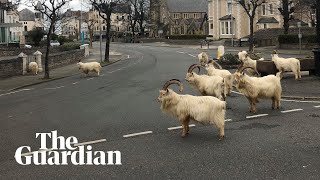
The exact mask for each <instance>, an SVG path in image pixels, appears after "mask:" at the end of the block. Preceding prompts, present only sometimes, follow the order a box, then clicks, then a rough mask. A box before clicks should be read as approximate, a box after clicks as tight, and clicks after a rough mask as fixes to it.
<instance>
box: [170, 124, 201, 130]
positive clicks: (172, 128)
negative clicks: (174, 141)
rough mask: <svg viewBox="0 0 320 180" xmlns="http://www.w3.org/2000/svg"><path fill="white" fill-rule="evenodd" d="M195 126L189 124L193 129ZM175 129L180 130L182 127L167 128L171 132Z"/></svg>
mask: <svg viewBox="0 0 320 180" xmlns="http://www.w3.org/2000/svg"><path fill="white" fill-rule="evenodd" d="M195 126H196V125H195V124H190V125H189V127H195ZM176 129H182V126H177V127H169V128H168V130H169V131H172V130H176Z"/></svg>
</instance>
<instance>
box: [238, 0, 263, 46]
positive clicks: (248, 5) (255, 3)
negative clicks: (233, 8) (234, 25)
mask: <svg viewBox="0 0 320 180" xmlns="http://www.w3.org/2000/svg"><path fill="white" fill-rule="evenodd" d="M264 2H265V0H238V3H239V4H240V5H241V6H242V7H243V9H244V10H245V12H246V14H247V15H248V17H249V20H250V38H249V51H250V52H252V51H253V46H254V39H253V23H254V17H255V16H256V10H257V8H258V7H259V6H261V5H262V4H263V3H264Z"/></svg>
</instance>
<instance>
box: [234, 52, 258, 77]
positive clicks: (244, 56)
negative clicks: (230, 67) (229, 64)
mask: <svg viewBox="0 0 320 180" xmlns="http://www.w3.org/2000/svg"><path fill="white" fill-rule="evenodd" d="M238 56H239V59H240V61H241V66H242V67H243V68H247V67H248V68H250V69H249V70H248V72H249V74H250V75H254V74H255V72H256V71H257V60H253V59H251V58H250V56H249V54H248V53H247V51H241V52H239V53H238ZM261 60H264V59H263V58H261V59H259V61H261Z"/></svg>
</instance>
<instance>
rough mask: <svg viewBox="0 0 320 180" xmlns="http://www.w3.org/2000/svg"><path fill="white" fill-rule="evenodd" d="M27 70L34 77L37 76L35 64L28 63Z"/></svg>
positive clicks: (37, 70)
mask: <svg viewBox="0 0 320 180" xmlns="http://www.w3.org/2000/svg"><path fill="white" fill-rule="evenodd" d="M28 68H29V71H30V72H31V73H32V74H34V75H37V74H38V72H39V66H38V64H37V63H36V62H30V63H29V66H28Z"/></svg>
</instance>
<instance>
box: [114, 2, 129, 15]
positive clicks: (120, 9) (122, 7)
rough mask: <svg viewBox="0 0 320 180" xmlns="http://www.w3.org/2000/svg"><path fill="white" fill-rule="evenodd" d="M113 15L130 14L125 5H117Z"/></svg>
mask: <svg viewBox="0 0 320 180" xmlns="http://www.w3.org/2000/svg"><path fill="white" fill-rule="evenodd" d="M112 12H113V13H126V14H129V13H130V6H129V5H127V4H117V5H116V6H115V7H114V9H113V11H112Z"/></svg>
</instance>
